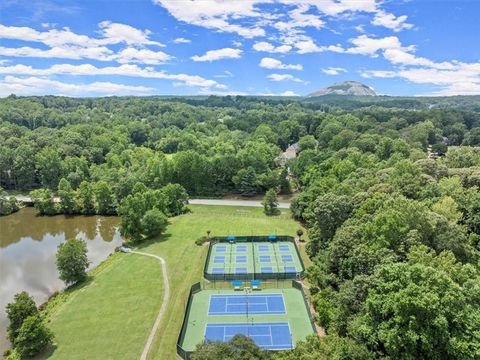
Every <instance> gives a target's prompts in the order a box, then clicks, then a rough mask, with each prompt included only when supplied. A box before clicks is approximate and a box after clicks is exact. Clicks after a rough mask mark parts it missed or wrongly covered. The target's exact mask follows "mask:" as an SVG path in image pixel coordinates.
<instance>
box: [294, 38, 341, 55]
mask: <svg viewBox="0 0 480 360" xmlns="http://www.w3.org/2000/svg"><path fill="white" fill-rule="evenodd" d="M294 45H295V47H296V48H297V49H298V50H297V53H299V54H308V53H315V52H324V51H331V52H337V53H342V52H344V49H343V48H342V47H341V46H340V45H327V46H318V45H317V44H315V43H314V41H313V40H311V39H308V40H302V41H299V42H297V43H295V44H294Z"/></svg>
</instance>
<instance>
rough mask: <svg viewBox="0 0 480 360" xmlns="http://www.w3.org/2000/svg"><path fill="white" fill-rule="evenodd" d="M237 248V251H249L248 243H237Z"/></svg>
mask: <svg viewBox="0 0 480 360" xmlns="http://www.w3.org/2000/svg"><path fill="white" fill-rule="evenodd" d="M235 250H237V251H239V252H240V251H241V252H244V251H247V246H246V245H237V247H236V248H235Z"/></svg>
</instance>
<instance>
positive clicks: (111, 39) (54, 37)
mask: <svg viewBox="0 0 480 360" xmlns="http://www.w3.org/2000/svg"><path fill="white" fill-rule="evenodd" d="M99 27H100V30H99V34H100V35H101V38H91V37H88V36H86V35H79V34H76V33H74V32H72V31H71V30H70V29H69V28H68V27H64V28H63V29H61V30H58V29H50V30H48V31H37V30H35V29H33V28H30V27H17V26H5V25H1V24H0V38H3V39H14V40H21V41H33V42H39V43H43V44H45V45H47V46H49V47H61V46H78V47H98V46H105V45H113V44H120V43H125V44H128V45H156V46H164V45H163V44H161V43H159V42H157V41H152V40H150V39H149V36H150V34H151V32H150V31H149V30H138V29H136V28H134V27H132V26H130V25H125V24H117V23H112V22H111V21H103V22H101V23H100V24H99Z"/></svg>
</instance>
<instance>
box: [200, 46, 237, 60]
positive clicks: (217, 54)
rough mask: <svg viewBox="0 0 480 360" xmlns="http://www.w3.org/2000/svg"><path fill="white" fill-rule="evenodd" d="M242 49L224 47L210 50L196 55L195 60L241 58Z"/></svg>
mask: <svg viewBox="0 0 480 360" xmlns="http://www.w3.org/2000/svg"><path fill="white" fill-rule="evenodd" d="M241 55H242V50H240V49H233V48H223V49H218V50H209V51H207V52H206V53H205V54H204V55H194V56H192V57H191V59H192V60H193V61H217V60H222V59H239V58H240V57H241Z"/></svg>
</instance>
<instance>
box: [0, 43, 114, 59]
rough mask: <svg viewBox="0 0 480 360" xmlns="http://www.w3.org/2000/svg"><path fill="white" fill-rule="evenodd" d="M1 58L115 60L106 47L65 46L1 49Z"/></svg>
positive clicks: (111, 52)
mask: <svg viewBox="0 0 480 360" xmlns="http://www.w3.org/2000/svg"><path fill="white" fill-rule="evenodd" d="M0 56H11V57H36V58H62V59H73V60H78V59H95V60H99V61H111V60H113V59H114V53H113V51H112V50H110V49H109V48H107V47H105V46H95V47H78V46H63V47H52V48H50V49H47V50H43V49H37V48H32V47H29V46H23V47H19V48H6V47H0Z"/></svg>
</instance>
